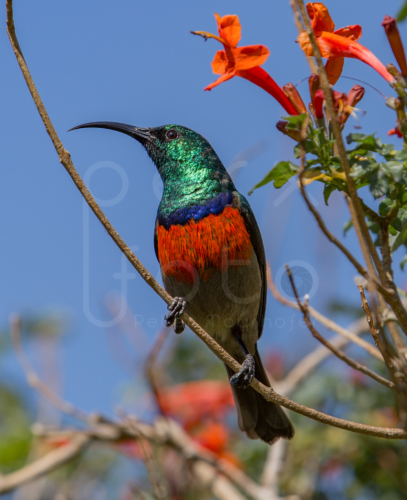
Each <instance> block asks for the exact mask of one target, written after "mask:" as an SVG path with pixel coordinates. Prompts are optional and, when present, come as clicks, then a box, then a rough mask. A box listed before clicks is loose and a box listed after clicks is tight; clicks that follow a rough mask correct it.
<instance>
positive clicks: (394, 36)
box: [382, 16, 407, 77]
mask: <svg viewBox="0 0 407 500" xmlns="http://www.w3.org/2000/svg"><path fill="white" fill-rule="evenodd" d="M382 26H383V27H384V29H385V31H386V35H387V38H388V39H389V42H390V46H391V49H392V51H393V54H394V56H395V58H396V59H397V62H398V63H399V66H400V69H401V73H402V74H403V76H404V77H406V76H407V62H406V55H405V53H404V47H403V42H402V40H401V36H400V33H399V29H398V27H397V21H396V20H395V19H394V17H390V16H385V17H384V21H383V22H382Z"/></svg>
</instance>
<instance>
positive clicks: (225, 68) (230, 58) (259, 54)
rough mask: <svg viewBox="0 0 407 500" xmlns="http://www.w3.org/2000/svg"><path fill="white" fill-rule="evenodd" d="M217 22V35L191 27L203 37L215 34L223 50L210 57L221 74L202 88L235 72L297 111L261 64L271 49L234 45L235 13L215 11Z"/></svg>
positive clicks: (238, 32)
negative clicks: (225, 13) (221, 13)
mask: <svg viewBox="0 0 407 500" xmlns="http://www.w3.org/2000/svg"><path fill="white" fill-rule="evenodd" d="M215 17H216V22H217V23H218V32H219V36H217V35H212V34H211V33H208V32H206V31H192V32H191V33H193V34H194V35H200V36H203V37H204V38H205V39H206V38H214V39H215V40H218V41H219V42H221V43H222V44H223V48H224V50H218V51H217V52H216V54H215V57H214V59H213V61H212V70H213V72H214V73H215V74H216V75H222V76H221V77H220V78H218V79H217V80H216V81H215V82H213V83H211V84H210V85H208V86H207V87H205V90H212V89H213V88H214V87H216V86H217V85H219V84H221V83H223V82H226V81H227V80H230V79H231V78H233V77H234V76H240V77H242V78H246V80H249V81H250V82H252V83H254V84H255V85H258V86H259V87H261V88H262V89H263V90H265V91H266V92H268V93H269V94H270V95H272V96H273V97H274V98H275V99H276V100H277V101H278V102H279V103H280V104H281V105H282V106H283V108H284V109H285V110H286V111H287V113H289V114H290V115H297V114H298V113H297V111H296V109H295V108H294V106H293V105H292V104H291V102H290V101H289V99H288V98H287V96H286V95H285V94H284V92H283V91H282V89H281V88H280V87H279V86H278V85H277V83H276V82H275V81H274V80H273V79H272V78H271V76H270V75H269V74H268V73H267V72H266V71H264V69H263V68H260V65H261V64H263V63H264V62H265V61H266V59H267V58H268V56H269V55H270V51H269V50H268V48H267V47H265V46H264V45H248V46H245V47H237V44H238V43H239V40H240V38H241V30H242V27H241V25H240V22H239V18H238V16H234V15H233V16H231V15H229V16H223V17H220V16H219V15H218V14H216V13H215Z"/></svg>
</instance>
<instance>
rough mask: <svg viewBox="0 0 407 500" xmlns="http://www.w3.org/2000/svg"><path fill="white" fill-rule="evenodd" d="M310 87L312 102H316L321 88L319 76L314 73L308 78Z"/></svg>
mask: <svg viewBox="0 0 407 500" xmlns="http://www.w3.org/2000/svg"><path fill="white" fill-rule="evenodd" d="M308 85H309V93H310V96H311V102H314V97H315V94H316V93H317V91H318V90H319V89H320V88H321V83H320V80H319V75H316V74H315V73H312V75H311V76H310V77H309V78H308Z"/></svg>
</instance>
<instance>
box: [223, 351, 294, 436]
mask: <svg viewBox="0 0 407 500" xmlns="http://www.w3.org/2000/svg"><path fill="white" fill-rule="evenodd" d="M254 357H255V360H256V378H257V380H258V381H259V382H261V383H262V384H264V385H266V386H268V387H270V382H269V380H268V378H267V375H266V372H265V370H264V368H263V364H262V362H261V359H260V355H259V353H258V351H257V348H256V353H255V356H254ZM225 366H226V365H225ZM226 369H227V372H228V375H229V379H230V378H231V377H232V376H233V375H234V371H233V370H231V369H230V368H229V367H228V366H226ZM232 391H233V397H234V399H235V403H236V409H237V416H238V423H239V428H240V429H241V430H242V431H244V432H245V433H246V435H247V437H249V438H250V439H261V440H262V441H265V442H266V443H269V444H273V443H275V442H276V441H278V439H279V438H281V437H283V438H286V439H291V438H292V437H293V436H294V428H293V426H292V424H291V422H290V420H289V418H288V417H287V415H286V414H285V413H284V410H283V409H282V408H281V407H280V406H279V405H277V404H276V403H271V402H270V401H266V400H265V399H264V398H263V396H261V395H260V394H259V393H258V392H256V391H255V390H254V389H253V388H252V387H248V388H247V389H239V388H238V387H236V386H233V385H232Z"/></svg>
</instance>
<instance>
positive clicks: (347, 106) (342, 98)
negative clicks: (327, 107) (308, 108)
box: [312, 85, 365, 126]
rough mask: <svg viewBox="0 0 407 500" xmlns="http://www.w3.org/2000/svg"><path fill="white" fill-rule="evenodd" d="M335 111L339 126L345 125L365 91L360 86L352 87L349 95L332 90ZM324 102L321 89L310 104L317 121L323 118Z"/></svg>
mask: <svg viewBox="0 0 407 500" xmlns="http://www.w3.org/2000/svg"><path fill="white" fill-rule="evenodd" d="M332 94H333V99H334V105H335V111H336V112H337V113H338V116H339V119H340V122H341V125H342V126H343V125H345V122H346V120H347V119H348V118H349V116H350V115H351V114H352V113H353V110H354V107H355V106H356V104H357V103H358V102H360V101H361V100H362V98H363V96H364V94H365V89H364V88H363V87H362V86H361V85H354V86H353V87H352V88H351V90H350V92H349V94H348V95H346V94H345V93H341V92H337V91H336V90H334V91H333V92H332ZM324 100H325V95H324V91H323V90H322V89H319V90H317V92H315V95H314V100H313V102H312V104H313V109H314V113H315V117H316V118H317V119H320V118H323V117H324V111H323V103H324Z"/></svg>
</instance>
